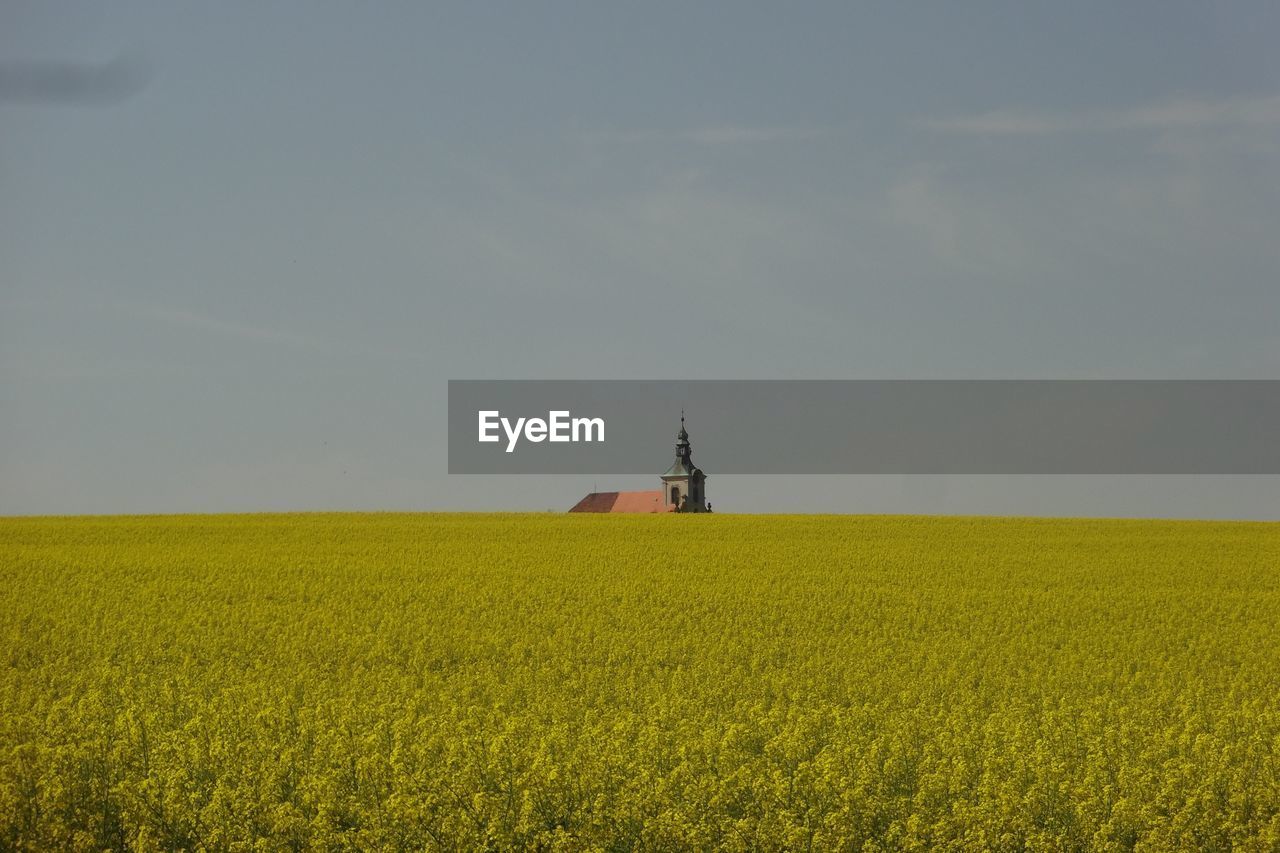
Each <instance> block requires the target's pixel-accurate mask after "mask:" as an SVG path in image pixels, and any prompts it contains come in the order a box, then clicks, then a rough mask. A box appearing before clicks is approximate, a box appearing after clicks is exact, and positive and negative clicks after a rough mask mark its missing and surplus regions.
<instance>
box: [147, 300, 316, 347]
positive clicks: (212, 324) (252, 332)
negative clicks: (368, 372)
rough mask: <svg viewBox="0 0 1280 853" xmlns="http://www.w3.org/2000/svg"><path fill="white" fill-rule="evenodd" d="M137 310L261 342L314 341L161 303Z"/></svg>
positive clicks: (304, 343) (172, 322) (174, 323)
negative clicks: (162, 305) (169, 306)
mask: <svg viewBox="0 0 1280 853" xmlns="http://www.w3.org/2000/svg"><path fill="white" fill-rule="evenodd" d="M138 312H139V313H140V314H142V315H143V316H144V317H147V318H150V319H153V320H159V321H161V322H164V323H167V324H169V325H172V326H179V327H182V328H185V329H196V330H199V331H202V332H212V333H214V334H217V335H224V336H229V337H233V338H242V339H245V340H253V341H261V342H263V343H269V344H279V345H284V346H312V345H314V343H315V342H314V341H313V340H312V339H311V338H308V337H306V336H304V335H299V334H296V333H294V332H290V331H287V330H284V329H270V328H267V327H265V326H253V325H249V324H247V323H233V322H228V321H226V320H219V319H217V318H216V317H210V316H208V315H205V314H198V313H196V312H194V311H187V310H183V309H180V308H165V307H161V306H158V305H144V306H140V307H139V309H138Z"/></svg>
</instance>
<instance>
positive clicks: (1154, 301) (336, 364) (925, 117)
mask: <svg viewBox="0 0 1280 853" xmlns="http://www.w3.org/2000/svg"><path fill="white" fill-rule="evenodd" d="M850 6H851V4H829V5H819V4H813V5H806V6H803V7H797V6H796V5H793V4H772V5H771V6H756V5H748V4H744V3H726V4H698V5H696V6H691V5H690V4H678V3H672V4H659V3H646V4H632V5H630V6H628V7H626V8H619V7H617V6H614V5H612V4H610V5H609V7H608V8H606V7H605V5H602V4H589V3H582V4H553V3H542V4H507V5H499V4H457V5H455V6H452V7H446V6H444V5H442V4H400V5H391V4H378V5H376V6H373V5H368V4H338V3H333V4H324V5H320V4H306V5H303V4H296V5H295V4H285V3H279V4H253V5H251V4H243V5H240V4H154V5H138V4H127V3H113V4H109V5H108V4H99V3H84V4H71V3H67V4H62V3H44V2H39V3H37V2H7V3H5V4H4V5H3V7H2V8H0V513H5V514H16V513H37V512H38V513H72V512H141V511H153V512H174V511H222V510H257V509H307V508H317V509H325V508H328V509H341V508H346V509H372V508H399V509H433V508H434V509H469V508H470V509H486V508H516V509H519V508H525V509H548V508H555V509H563V508H565V507H567V506H569V505H571V504H572V503H573V502H574V501H575V500H576V499H577V498H578V497H579V496H580V495H581V493H582V492H584V491H587V490H589V489H590V488H591V486H592V482H591V478H574V477H558V478H532V477H530V478H519V477H517V478H506V479H501V478H488V477H476V478H468V477H449V476H447V475H446V474H445V469H446V456H445V447H444V429H445V416H444V405H445V391H446V386H445V382H446V380H447V379H448V378H601V379H605V378H664V377H688V378H761V379H769V378H908V377H919V378H960V377H964V378H1065V377H1072V378H1089V377H1107V378H1276V377H1277V373H1278V372H1280V322H1277V318H1280V286H1277V282H1280V240H1277V235H1280V51H1276V50H1275V49H1274V45H1275V40H1276V36H1277V34H1280V7H1278V6H1276V5H1275V4H1274V3H1255V4H1251V3H1230V4H1225V3H1224V4H1216V3H1204V2H1196V3H1170V2H1153V3H1131V4H1114V3H1063V4H1053V5H1049V4H1034V5H1033V4H1000V5H994V4H991V5H988V4H982V3H965V4H952V3H937V4H915V3H912V4H902V3H884V4H878V5H866V6H862V7H861V8H859V9H852V8H850ZM113 60H115V61H114V62H112V61H113ZM50 62H61V63H84V64H87V66H88V70H89V71H93V69H94V66H95V65H98V64H101V63H108V65H106V66H105V68H102V69H100V71H101V73H99V74H97V76H92V75H90V78H89V79H90V82H91V83H93V84H94V85H91V86H89V87H87V88H86V89H84V90H82V91H78V90H75V88H74V85H72V84H66V79H67V75H65V74H63V75H62V76H58V75H59V74H61V72H62V70H65V67H64V66H50V65H48V64H44V65H40V64H38V63H50ZM51 67H52V69H53V70H52V71H50V68H51ZM33 69H34V70H33ZM41 74H43V75H44V77H41ZM51 75H52V79H54V82H55V83H58V84H59V85H55V86H44V87H43V88H42V87H40V86H36V85H33V84H32V82H31V81H32V80H33V79H34V80H37V82H38V81H39V80H40V79H46V80H47V79H50V77H51ZM60 81H61V82H60ZM72 82H73V83H74V80H73V81H72ZM63 84H65V85H63ZM674 428H675V425H674V424H673V432H674ZM690 428H691V432H692V433H693V441H694V453H695V459H696V458H697V447H698V442H699V440H702V441H708V442H709V441H714V437H713V436H700V435H699V434H698V433H697V430H696V423H694V422H691V424H690ZM668 462H669V460H668V459H666V458H663V459H655V460H654V472H655V478H654V481H655V482H656V474H657V473H659V472H660V471H662V470H663V469H664V468H665V467H666V465H667V464H668ZM709 473H710V475H711V480H710V482H709V485H708V492H709V495H710V496H711V499H712V502H713V504H715V505H716V506H717V508H722V509H726V510H729V509H740V510H749V511H760V510H770V509H772V510H777V511H813V510H828V511H837V512H843V511H857V512H877V511H885V512H914V511H919V512H972V513H988V512H996V513H1007V512H1016V513H1047V514H1072V515H1080V514H1084V515H1111V514H1119V515H1191V516H1228V517H1231V516H1236V517H1246V516H1248V517H1272V518H1274V517H1277V516H1280V483H1277V478H1261V477H1257V478H1240V479H1231V478H1148V479H1138V478H1124V479H1117V478H1069V477H1067V478H922V477H916V478H883V477H881V478H870V477H867V478H834V477H826V478H810V479H806V480H803V481H797V480H786V481H777V480H774V479H772V478H740V477H739V478H727V477H721V478H717V477H716V475H715V472H714V471H711V472H709ZM598 485H599V486H600V488H606V487H609V488H643V487H652V485H653V484H651V483H650V482H649V481H648V480H647V479H643V478H640V479H637V478H618V479H617V480H616V481H610V482H608V483H598Z"/></svg>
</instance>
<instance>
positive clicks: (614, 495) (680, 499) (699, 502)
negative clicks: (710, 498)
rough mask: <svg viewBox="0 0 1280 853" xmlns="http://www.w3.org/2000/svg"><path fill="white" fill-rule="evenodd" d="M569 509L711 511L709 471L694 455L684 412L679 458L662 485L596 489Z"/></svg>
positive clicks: (679, 433)
mask: <svg viewBox="0 0 1280 853" xmlns="http://www.w3.org/2000/svg"><path fill="white" fill-rule="evenodd" d="M569 512H711V504H709V503H707V475H706V474H704V473H702V469H701V468H699V467H698V466H696V465H694V464H693V460H692V459H691V458H690V447H689V432H688V430H686V429H685V428H684V412H681V413H680V432H678V433H676V461H675V462H673V463H671V467H670V468H668V469H667V472H666V473H665V474H663V475H662V488H661V489H657V490H655V491H652V492H592V493H591V494H589V495H587V496H586V497H585V498H583V499H582V500H580V501H578V502H577V503H576V504H574V505H573V508H572V509H570V510H569Z"/></svg>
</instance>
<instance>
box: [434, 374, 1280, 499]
mask: <svg viewBox="0 0 1280 853" xmlns="http://www.w3.org/2000/svg"><path fill="white" fill-rule="evenodd" d="M681 409H683V410H684V412H685V415H686V417H687V421H686V425H687V428H688V432H689V437H690V442H691V444H692V447H693V453H692V457H693V460H694V462H695V463H696V464H697V465H698V466H699V467H701V468H702V469H703V470H704V471H706V472H707V474H708V475H710V476H714V475H716V474H1280V381H1275V380H1047V381H1041V380H882V381H877V380H849V381H842V380H811V381H791V380H617V381H614V380H533V381H530V380H450V382H449V473H450V474H659V473H661V472H662V471H663V470H665V469H666V467H667V466H668V465H670V464H671V462H672V461H673V460H674V458H675V441H676V432H677V431H678V430H679V429H680V412H681ZM482 413H487V414H482ZM555 413H560V414H555ZM482 419H483V423H482ZM504 421H505V422H504ZM482 434H483V435H484V437H485V439H486V440H484V441H482V440H481V436H482Z"/></svg>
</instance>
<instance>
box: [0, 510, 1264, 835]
mask: <svg viewBox="0 0 1280 853" xmlns="http://www.w3.org/2000/svg"><path fill="white" fill-rule="evenodd" d="M513 847H516V848H564V849H575V850H576V849H607V850H671V849H689V848H695V849H709V848H721V849H730V850H734V849H737V850H746V849H783V848H785V849H792V850H798V849H817V850H833V849H844V850H882V849H931V848H932V849H937V848H958V849H973V850H986V849H995V850H1021V849H1116V850H1123V849H1143V850H1161V851H1163V850H1175V849H1185V850H1225V849H1230V848H1236V849H1244V850H1278V849H1280V525H1276V524H1260V523H1208V522H1159V521H1081V520H1031V519H978V518H921V517H901V518H894V517H836V516H777V517H769V516H729V515H709V516H708V515H684V516H680V515H674V516H633V517H624V516H580V515H493V514H491V515H465V514H457V515H453V514H449V515H397V514H367V515H338V514H317V515H246V516H168V517H146V518H142V517H130V518H123V517H122V518H68V519H14V518H10V519H0V849H17V850H51V849H103V848H113V849H118V848H138V849H155V848H186V849H209V850H230V849H272V850H274V849H285V848H291V849H296V848H325V849H361V850H368V849H386V848H391V849H405V848H409V849H424V848H425V849H446V850H453V849H481V848H490V849H494V848H497V849H507V848H513Z"/></svg>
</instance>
